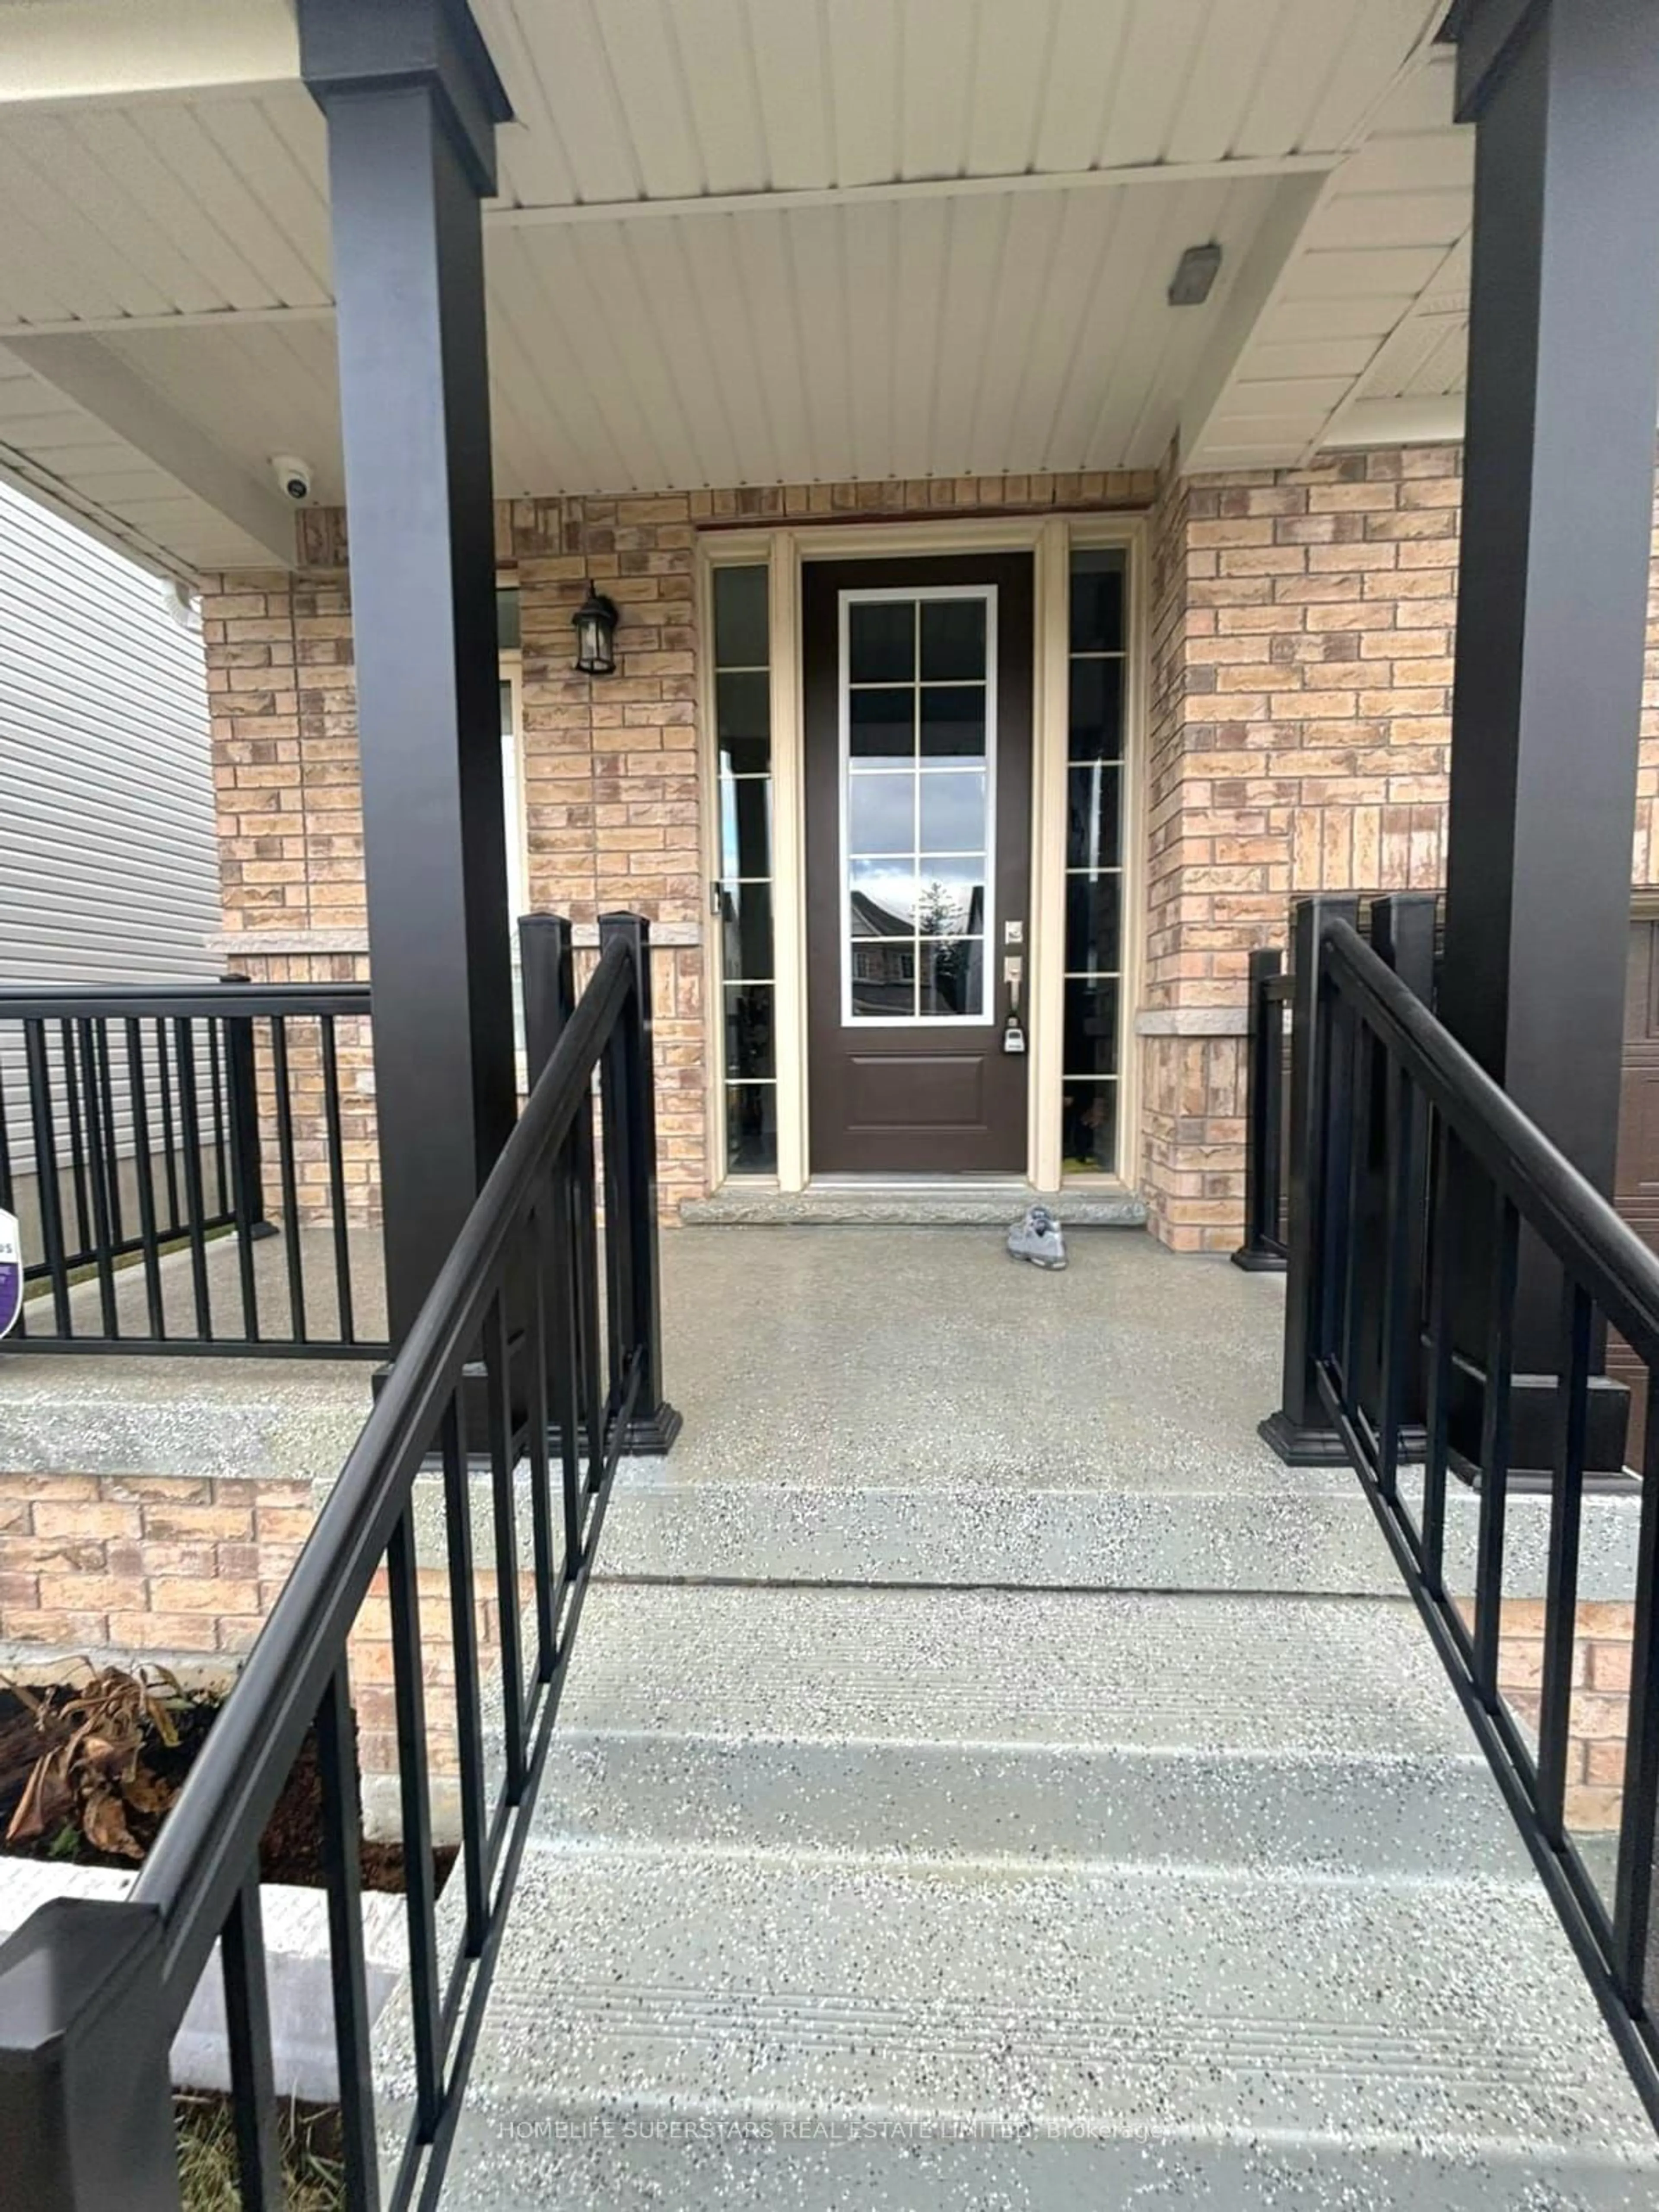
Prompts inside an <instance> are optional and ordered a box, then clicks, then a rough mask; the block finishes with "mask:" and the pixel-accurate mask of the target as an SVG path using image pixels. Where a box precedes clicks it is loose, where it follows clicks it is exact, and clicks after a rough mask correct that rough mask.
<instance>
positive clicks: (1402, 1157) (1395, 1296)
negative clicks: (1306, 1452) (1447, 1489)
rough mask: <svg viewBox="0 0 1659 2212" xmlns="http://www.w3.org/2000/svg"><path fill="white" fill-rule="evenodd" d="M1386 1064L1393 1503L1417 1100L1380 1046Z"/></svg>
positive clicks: (1384, 1396)
mask: <svg viewBox="0 0 1659 2212" xmlns="http://www.w3.org/2000/svg"><path fill="white" fill-rule="evenodd" d="M1378 1053H1379V1057H1380V1058H1381V1060H1382V1061H1383V1071H1382V1073H1383V1090H1382V1096H1383V1115H1384V1121H1385V1127H1384V1132H1383V1138H1384V1143H1385V1145H1386V1147H1387V1160H1386V1166H1385V1171H1384V1178H1383V1316H1382V1321H1383V1328H1382V1344H1381V1348H1380V1352H1379V1364H1378V1370H1377V1387H1376V1400H1377V1404H1376V1480H1377V1486H1378V1488H1379V1489H1380V1490H1381V1491H1382V1492H1383V1496H1384V1498H1387V1499H1388V1500H1389V1504H1397V1503H1398V1500H1399V1494H1400V1483H1399V1476H1400V1425H1401V1420H1402V1419H1404V1413H1405V1402H1406V1383H1407V1376H1408V1374H1409V1373H1410V1372H1411V1370H1412V1366H1413V1364H1414V1363H1413V1359H1412V1352H1413V1342H1412V1330H1413V1320H1414V1317H1413V1312H1412V1306H1411V1298H1412V1291H1413V1279H1412V1278H1413V1264H1412V1263H1413V1248H1414V1243H1415V1231H1416V1225H1415V1223H1414V1221H1413V1217H1412V1194H1413V1142H1412V1139H1413V1135H1414V1133H1415V1120H1416V1115H1415V1100H1414V1096H1413V1088H1412V1083H1411V1079H1410V1077H1409V1076H1408V1075H1407V1073H1406V1071H1405V1069H1404V1068H1403V1067H1402V1066H1399V1065H1398V1064H1397V1063H1396V1062H1395V1061H1394V1060H1391V1059H1390V1058H1389V1055H1388V1054H1387V1053H1386V1052H1384V1051H1383V1050H1382V1048H1380V1047H1379V1048H1378Z"/></svg>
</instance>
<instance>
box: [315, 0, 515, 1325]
mask: <svg viewBox="0 0 1659 2212" xmlns="http://www.w3.org/2000/svg"><path fill="white" fill-rule="evenodd" d="M299 19H300V50H301V75H302V76H303V77H304V79H305V82H306V83H307V86H308V88H310V91H311V93H312V94H313V97H314V98H315V99H316V100H317V102H318V104H319V106H320V107H321V108H322V110H323V112H324V114H325V117H326V118H327V120H328V143H329V186H330V198H331V216H332V226H333V243H334V289H335V294H336V298H337V331H338V345H339V363H340V410H341V420H342V425H343V432H344V447H345V477H346V503H347V518H348V525H349V533H350V563H351V592H352V627H353V636H354V641H355V650H356V679H357V706H358V715H357V719H358V732H359V748H360V753H361V759H362V793H363V849H364V864H365V872H366V875H367V878H368V938H369V959H370V975H371V980H372V984H373V990H374V1079H375V1108H376V1115H377V1119H378V1123H379V1129H380V1178H381V1185H382V1194H383V1199H384V1208H385V1241H386V1293H387V1304H388V1322H389V1328H390V1334H391V1337H392V1342H393V1344H394V1345H396V1344H398V1343H399V1342H401V1341H402V1340H403V1338H404V1335H405V1334H407V1332H408V1328H409V1325H410V1322H411V1321H412V1320H413V1318H414V1316H415V1315H416V1312H417V1311H418V1310H419V1307H420V1305H421V1302H422V1299H423V1297H425V1295H426V1292H427V1291H428V1289H429V1288H430V1286H431V1284H432V1281H433V1279H434V1277H435V1274H436V1273H437V1270H438V1268H439V1267H440V1265H441V1262H442V1261H443V1259H444V1256H445V1255H446V1254H447V1251H448V1250H449V1249H450V1247H451V1245H452V1244H453V1242H454V1240H455V1237H456V1236H457V1235H458V1233H459V1230H460V1227H461V1225H462V1223H463V1222H464V1221H465V1218H466V1216H467V1212H468V1211H469V1209H470V1208H471V1204H472V1201H473V1200H474V1199H475V1198H476V1197H477V1193H478V1189H479V1187H480V1185H481V1184H482V1182H483V1178H484V1176H486V1175H487V1174H488V1173H489V1168H490V1166H491V1164H492V1163H493V1162H494V1160H495V1156H496V1154H497V1153H498V1152H499V1151H500V1150H501V1146H502V1145H503V1143H504V1142H505V1141H506V1139H507V1133H508V1131H509V1130H510V1128H511V1127H512V1124H513V1005H512V972H511V962H510V957H509V950H508V946H509V939H508V916H507V841H506V827H505V823H504V820H503V811H502V789H501V746H500V743H499V729H500V725H499V721H498V719H497V718H498V713H499V706H498V693H497V690H496V682H497V677H496V649H495V526H494V506H493V498H494V487H493V484H492V481H491V474H490V450H489V363H488V358H487V353H486V345H485V334H484V292H483V229H482V224H481V217H480V202H481V200H482V199H483V197H486V196H487V195H489V194H490V193H492V192H493V191H495V148H494V138H495V125H497V124H498V123H501V122H502V121H504V120H506V119H507V117H508V115H509V112H510V111H509V109H508V106H507V98H506V94H504V92H503V91H502V88H501V81H500V79H499V78H498V76H496V74H495V68H494V66H493V64H492V63H491V61H490V59H489V52H488V51H487V49H486V47H485V46H484V43H483V39H482V37H481V36H480V35H479V33H478V30H477V26H476V24H475V23H474V22H473V21H472V18H471V15H470V14H469V13H468V11H467V9H466V7H465V5H464V4H463V0H300V8H299Z"/></svg>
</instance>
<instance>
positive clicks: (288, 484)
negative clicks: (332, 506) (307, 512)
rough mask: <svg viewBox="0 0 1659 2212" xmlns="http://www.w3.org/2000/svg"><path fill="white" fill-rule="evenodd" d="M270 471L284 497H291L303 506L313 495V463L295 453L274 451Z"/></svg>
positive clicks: (296, 503)
mask: <svg viewBox="0 0 1659 2212" xmlns="http://www.w3.org/2000/svg"><path fill="white" fill-rule="evenodd" d="M270 472H271V474H272V476H274V477H276V489H278V491H280V492H281V493H282V495H283V498H284V499H291V500H292V501H294V504H295V506H296V507H302V506H303V505H304V504H305V502H306V501H307V500H308V499H309V498H310V497H311V464H310V462H309V461H302V460H301V459H299V457H298V456H297V455H296V454H294V453H274V454H273V455H272V456H271V461H270Z"/></svg>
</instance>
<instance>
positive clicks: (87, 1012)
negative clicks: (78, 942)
mask: <svg viewBox="0 0 1659 2212" xmlns="http://www.w3.org/2000/svg"><path fill="white" fill-rule="evenodd" d="M371 1002H372V1001H371V992H370V987H369V985H368V984H367V983H250V982H243V981H240V979H238V980H235V981H230V980H226V981H220V982H217V983H199V982H193V983H8V984H5V985H4V986H3V987H0V1022H3V1021H17V1022H23V1021H54V1020H56V1019H58V1017H59V1016H61V1017H62V1018H64V1020H66V1021H77V1022H78V1021H88V1020H99V1019H102V1020H107V1021H125V1020H139V1021H149V1020H152V1019H155V1018H161V1017H164V1018H167V1019H169V1020H171V1019H178V1020H181V1021H185V1020H191V1021H206V1020H209V1019H210V1018H214V1017H216V1016H219V1015H223V1014H225V1013H226V1012H229V1011H231V1010H232V1009H234V1012H237V1013H238V1014H366V1013H368V1011H369V1008H370V1005H371Z"/></svg>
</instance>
